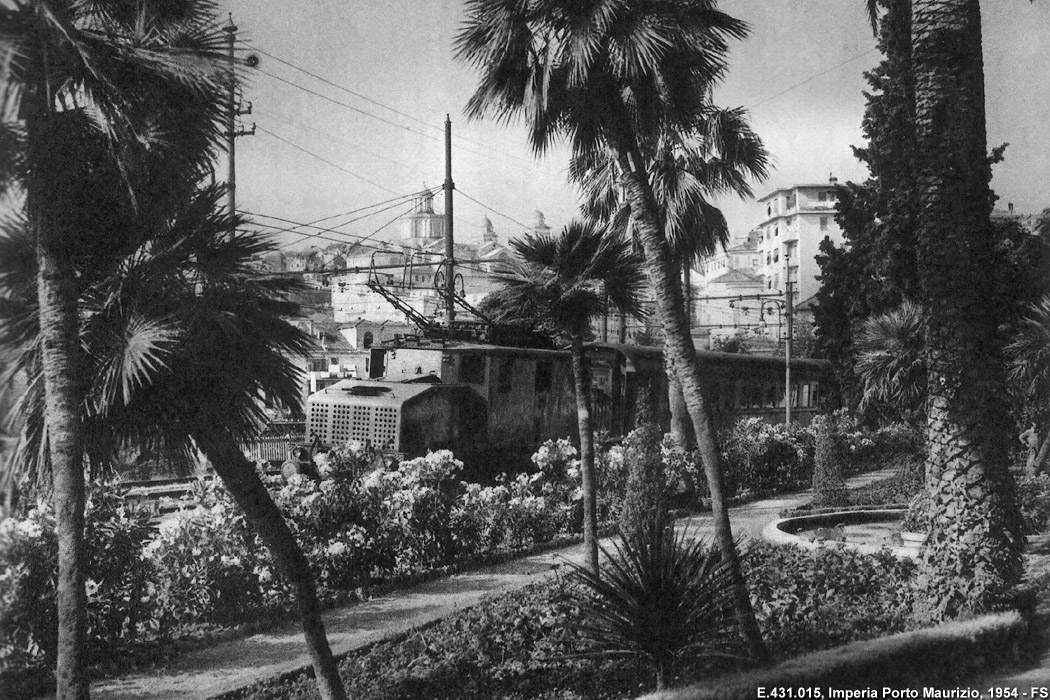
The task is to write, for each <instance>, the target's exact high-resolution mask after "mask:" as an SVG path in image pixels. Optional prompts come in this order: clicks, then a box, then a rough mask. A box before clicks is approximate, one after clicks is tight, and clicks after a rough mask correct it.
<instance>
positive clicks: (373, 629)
mask: <svg viewBox="0 0 1050 700" xmlns="http://www.w3.org/2000/svg"><path fill="white" fill-rule="evenodd" d="M892 473H893V471H892V470H885V471H880V472H874V473H871V474H863V475H860V476H856V477H853V478H851V479H849V480H848V485H849V486H850V487H857V486H861V485H863V484H867V483H870V482H872V481H876V480H878V479H883V478H886V477H887V476H890V475H891V474H892ZM807 500H809V492H808V491H803V492H800V493H796V494H789V495H784V496H779V497H776V498H771V499H767V500H760V501H754V502H752V503H748V504H744V505H740V506H735V507H733V508H731V509H730V519H731V521H732V525H733V534H734V535H735V536H736V537H745V538H752V539H758V538H760V537H761V533H762V528H764V527H765V526H766V524H767V523H768V522H769V521H770V520H772V519H774V518H776V517H777V516H778V514H779V513H780V511H782V510H784V509H786V508H793V507H795V506H798V505H800V504H802V503H804V502H805V501H807ZM680 523H681V524H682V525H685V526H687V527H689V528H691V529H692V530H693V531H694V532H696V533H697V534H700V535H705V536H709V535H710V534H711V532H712V528H711V518H710V517H709V516H693V517H690V518H686V519H684V520H683V521H680ZM565 560H570V561H576V562H582V561H583V547H582V546H581V545H575V546H572V547H567V548H565V549H558V550H553V551H549V552H545V553H543V554H537V555H533V556H527V557H523V558H521V559H518V560H515V561H512V562H508V563H506V564H500V565H494V566H488V567H484V568H479V569H476V570H473V571H467V572H463V573H460V574H455V575H452V576H448V577H446V578H442V579H439V580H436V581H431V582H429V583H424V584H421V585H418V586H415V587H412V588H406V589H402V590H399V591H395V592H393V593H390V594H388V595H385V596H382V597H379V598H375V599H372V600H370V601H367V602H364V603H357V604H354V605H350V606H347V607H344V608H336V609H332V610H329V611H327V612H326V613H325V615H324V622H325V628H326V630H327V632H328V639H329V642H330V643H331V645H332V651H333V652H334V653H335V654H336V655H340V654H346V653H347V652H350V651H353V650H355V649H358V648H361V647H363V646H366V645H368V644H371V643H373V642H376V641H380V640H382V639H385V638H388V637H391V636H394V635H397V634H399V633H402V632H405V631H407V630H409V629H412V628H413V627H418V626H420V625H424V624H427V623H429V622H433V621H434V620H437V619H440V618H442V617H445V616H447V615H449V614H451V613H453V612H456V611H457V610H460V609H462V608H465V607H468V606H471V605H474V604H475V603H477V602H478V601H480V600H481V599H482V598H483V597H484V596H486V595H489V594H492V593H498V592H501V591H508V590H514V589H518V588H522V587H524V586H527V585H528V584H530V583H533V582H535V581H539V580H542V579H543V578H546V577H547V576H550V575H552V574H553V572H555V571H556V570H557V568H558V567H559V566H560V565H561V564H562V563H563V562H564V561H565ZM309 664H310V659H309V656H308V655H307V652H306V648H305V646H304V644H303V638H302V633H301V631H300V629H299V628H298V626H297V625H295V624H294V623H290V624H288V625H283V626H281V627H278V628H276V629H273V630H270V631H268V632H263V633H260V634H256V635H253V636H250V637H245V638H242V639H237V640H233V641H228V642H220V643H217V644H215V645H213V646H209V647H206V648H203V649H199V650H196V651H192V652H187V653H185V654H182V655H179V656H177V657H175V658H174V659H171V660H170V661H168V662H166V663H164V664H161V665H158V666H155V667H147V668H140V669H138V670H136V671H134V672H132V673H130V674H128V675H125V676H118V677H115V678H108V679H104V680H99V681H96V682H94V683H92V685H91V696H92V697H93V698H95V699H96V700H125V699H130V698H150V699H152V700H176V699H194V698H198V699H202V700H203V699H204V698H210V697H213V696H215V695H220V694H222V693H226V692H229V691H232V690H237V689H239V688H243V687H245V686H247V685H250V684H252V683H254V682H256V681H260V680H264V679H267V678H272V677H274V676H278V675H280V674H283V673H286V672H289V671H294V670H296V669H300V668H304V667H306V666H308V665H309Z"/></svg>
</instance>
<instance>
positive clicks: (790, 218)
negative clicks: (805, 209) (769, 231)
mask: <svg viewBox="0 0 1050 700" xmlns="http://www.w3.org/2000/svg"><path fill="white" fill-rule="evenodd" d="M794 220H795V217H793V216H789V217H788V218H787V221H786V222H785V223H786V224H787V225H788V226H790V225H791V222H792V221H794Z"/></svg>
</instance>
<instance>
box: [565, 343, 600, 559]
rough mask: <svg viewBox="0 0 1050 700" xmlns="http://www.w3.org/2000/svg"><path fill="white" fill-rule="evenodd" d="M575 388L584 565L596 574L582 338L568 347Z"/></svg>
mask: <svg viewBox="0 0 1050 700" xmlns="http://www.w3.org/2000/svg"><path fill="white" fill-rule="evenodd" d="M569 350H570V355H571V356H572V378H573V382H574V384H575V387H576V424H577V427H578V428H579V432H580V480H581V481H582V482H583V483H582V485H581V486H582V489H583V545H584V549H586V553H587V565H588V566H589V567H590V569H591V571H593V572H594V574H595V575H598V498H597V494H598V478H597V474H596V473H595V469H594V429H593V426H592V425H591V381H590V375H589V374H588V372H587V364H586V358H585V357H584V355H583V338H582V337H580V336H576V337H574V338H573V339H572V342H571V343H570V345H569Z"/></svg>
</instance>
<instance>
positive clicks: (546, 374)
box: [536, 362, 553, 394]
mask: <svg viewBox="0 0 1050 700" xmlns="http://www.w3.org/2000/svg"><path fill="white" fill-rule="evenodd" d="M552 374H553V367H552V365H551V363H550V362H537V363H536V393H537V394H539V393H542V392H544V391H550V388H551V384H552V383H553V377H552V376H551V375H552Z"/></svg>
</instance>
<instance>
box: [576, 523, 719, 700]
mask: <svg viewBox="0 0 1050 700" xmlns="http://www.w3.org/2000/svg"><path fill="white" fill-rule="evenodd" d="M668 522H669V521H668V520H667V519H666V518H661V519H660V522H657V523H656V524H655V525H654V524H653V523H647V524H645V525H643V526H642V527H640V528H638V529H636V530H634V531H633V532H631V533H629V534H628V535H627V536H625V537H624V538H622V539H621V540H620V541H619V543H614V544H613V547H612V551H611V552H610V551H607V550H605V548H604V547H603V548H602V551H603V553H604V554H605V561H604V565H603V566H602V568H601V573H600V575H599V574H597V573H595V572H593V571H591V570H589V569H587V568H584V567H582V566H578V565H572V568H573V571H572V573H571V574H570V577H571V580H572V581H574V582H575V583H576V584H578V589H579V595H580V605H581V609H582V611H583V613H584V615H583V622H582V623H581V625H580V626H579V627H578V628H577V633H578V634H579V636H580V638H581V639H582V640H583V641H584V642H585V643H587V644H588V645H590V647H591V648H592V650H593V651H591V652H588V653H589V654H590V655H594V656H604V657H614V658H615V657H620V658H628V659H635V660H638V661H641V662H643V663H645V664H646V665H648V666H649V667H650V668H651V669H652V671H653V673H654V675H655V678H656V687H657V688H658V689H662V688H665V687H666V686H667V684H668V682H670V681H671V680H672V679H673V678H675V676H676V675H677V673H678V672H679V671H680V670H681V668H682V666H683V663H684V662H685V661H686V660H694V659H698V658H702V657H704V656H725V655H726V651H725V650H726V645H727V640H730V639H732V638H733V636H734V635H735V630H736V622H735V620H734V614H733V585H734V582H733V576H732V572H731V571H730V569H729V567H727V566H726V565H725V563H724V561H723V559H722V557H721V555H720V554H719V552H718V551H717V550H715V549H713V548H711V547H710V546H708V544H707V543H706V542H705V541H704V540H702V539H699V538H697V539H694V538H692V537H691V536H690V534H689V533H688V532H686V531H682V532H681V533H679V534H677V535H676V534H675V531H674V529H673V528H672V527H669V526H668Z"/></svg>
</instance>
